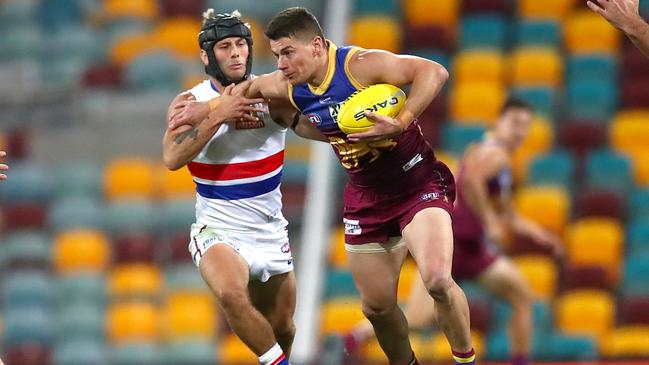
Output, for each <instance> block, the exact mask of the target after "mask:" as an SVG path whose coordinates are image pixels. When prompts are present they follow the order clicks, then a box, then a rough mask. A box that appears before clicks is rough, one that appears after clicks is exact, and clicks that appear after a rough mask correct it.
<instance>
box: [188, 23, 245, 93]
mask: <svg viewBox="0 0 649 365" xmlns="http://www.w3.org/2000/svg"><path fill="white" fill-rule="evenodd" d="M230 37H242V38H244V39H245V40H246V42H247V43H248V59H247V60H246V73H245V74H244V75H243V77H242V78H241V79H240V80H234V81H233V80H230V79H228V78H227V77H226V76H225V74H224V73H223V70H221V68H220V67H219V63H218V61H217V60H216V55H215V54H214V45H215V44H216V42H218V41H220V40H222V39H225V38H230ZM198 45H199V46H200V47H201V49H202V50H204V51H205V53H207V60H208V64H207V65H206V66H205V73H207V74H208V75H210V76H212V77H214V78H215V79H217V80H218V81H219V82H220V83H221V85H223V86H227V85H230V84H232V83H235V84H238V83H240V82H242V81H244V80H246V79H248V77H249V76H250V72H251V69H252V33H251V32H250V26H249V25H248V24H246V23H244V22H242V21H241V19H240V18H239V17H238V16H234V15H231V14H227V13H225V14H217V15H216V17H214V18H211V19H208V20H206V21H205V23H204V24H203V26H202V27H201V31H200V33H198Z"/></svg>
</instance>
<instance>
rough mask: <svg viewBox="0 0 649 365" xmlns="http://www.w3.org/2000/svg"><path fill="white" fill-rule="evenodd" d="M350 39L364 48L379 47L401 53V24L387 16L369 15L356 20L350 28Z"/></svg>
mask: <svg viewBox="0 0 649 365" xmlns="http://www.w3.org/2000/svg"><path fill="white" fill-rule="evenodd" d="M349 38H350V39H349V41H350V43H351V44H355V45H357V46H359V47H363V48H377V49H383V50H386V51H390V52H394V53H399V52H400V51H401V26H400V25H399V23H398V22H397V21H396V20H395V19H393V18H391V17H387V16H367V17H362V18H358V19H356V20H354V21H353V22H352V25H351V28H350V30H349Z"/></svg>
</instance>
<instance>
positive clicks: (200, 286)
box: [165, 234, 208, 292]
mask: <svg viewBox="0 0 649 365" xmlns="http://www.w3.org/2000/svg"><path fill="white" fill-rule="evenodd" d="M187 243H189V234H188V235H187ZM165 288H166V289H167V290H169V291H170V292H173V291H175V290H208V287H207V285H206V284H205V282H204V281H203V278H202V277H201V274H200V272H199V271H198V269H197V268H196V266H194V264H183V265H175V266H171V267H169V268H168V269H167V270H165Z"/></svg>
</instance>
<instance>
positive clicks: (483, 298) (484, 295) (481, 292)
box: [459, 281, 494, 323]
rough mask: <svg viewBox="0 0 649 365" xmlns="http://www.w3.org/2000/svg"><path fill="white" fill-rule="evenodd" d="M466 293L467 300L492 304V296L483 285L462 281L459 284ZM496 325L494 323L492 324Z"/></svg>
mask: <svg viewBox="0 0 649 365" xmlns="http://www.w3.org/2000/svg"><path fill="white" fill-rule="evenodd" d="M459 285H460V287H461V288H462V290H463V291H464V294H465V295H466V297H467V300H468V301H469V302H470V303H472V302H481V303H491V298H492V297H491V294H490V293H489V292H488V291H487V290H486V289H485V288H484V287H482V286H481V285H479V284H478V283H476V282H474V281H462V282H460V283H459ZM492 323H494V322H492Z"/></svg>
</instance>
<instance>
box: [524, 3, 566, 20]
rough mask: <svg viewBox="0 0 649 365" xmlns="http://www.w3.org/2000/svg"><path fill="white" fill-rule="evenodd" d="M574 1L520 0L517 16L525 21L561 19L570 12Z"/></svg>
mask: <svg viewBox="0 0 649 365" xmlns="http://www.w3.org/2000/svg"><path fill="white" fill-rule="evenodd" d="M574 2H575V0H543V1H538V0H520V1H519V2H518V11H519V15H520V16H521V17H523V18H527V19H562V18H563V17H565V16H566V15H568V13H569V12H570V10H571V8H572V6H573V4H574Z"/></svg>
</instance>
